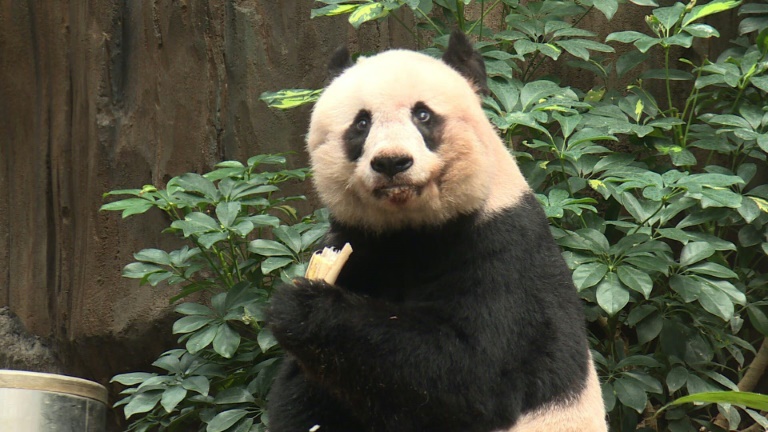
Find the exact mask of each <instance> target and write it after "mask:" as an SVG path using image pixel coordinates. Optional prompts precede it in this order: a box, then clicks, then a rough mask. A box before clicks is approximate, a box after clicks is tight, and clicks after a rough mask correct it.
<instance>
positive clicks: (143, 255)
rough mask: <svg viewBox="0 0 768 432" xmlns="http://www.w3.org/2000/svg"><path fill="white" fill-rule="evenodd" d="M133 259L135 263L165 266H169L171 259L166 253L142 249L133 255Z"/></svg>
mask: <svg viewBox="0 0 768 432" xmlns="http://www.w3.org/2000/svg"><path fill="white" fill-rule="evenodd" d="M133 257H134V258H135V259H136V261H144V262H150V263H155V264H160V265H166V266H170V265H171V257H170V255H169V254H168V252H166V251H164V250H160V249H143V250H141V251H139V252H137V253H135V254H133Z"/></svg>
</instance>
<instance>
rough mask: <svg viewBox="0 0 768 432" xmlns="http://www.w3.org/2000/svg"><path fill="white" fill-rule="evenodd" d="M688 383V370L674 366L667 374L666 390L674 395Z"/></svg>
mask: <svg viewBox="0 0 768 432" xmlns="http://www.w3.org/2000/svg"><path fill="white" fill-rule="evenodd" d="M687 381H688V370H687V369H686V368H684V367H682V366H675V367H674V368H672V370H670V371H669V373H668V374H667V388H669V392H670V393H674V392H676V391H678V390H680V389H681V388H683V386H684V385H685V383H686V382H687Z"/></svg>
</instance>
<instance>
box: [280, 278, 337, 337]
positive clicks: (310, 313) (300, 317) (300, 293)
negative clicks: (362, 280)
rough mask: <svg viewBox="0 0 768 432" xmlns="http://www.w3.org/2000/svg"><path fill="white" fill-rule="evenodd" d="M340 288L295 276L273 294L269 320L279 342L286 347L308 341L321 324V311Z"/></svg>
mask: <svg viewBox="0 0 768 432" xmlns="http://www.w3.org/2000/svg"><path fill="white" fill-rule="evenodd" d="M339 295H340V290H339V289H338V288H336V287H334V286H333V285H330V284H328V283H326V282H324V281H318V280H309V279H306V278H295V279H293V284H292V285H280V286H279V287H277V288H276V289H275V291H274V293H273V294H272V299H271V301H270V307H269V309H268V311H267V323H268V325H269V327H270V329H271V330H272V333H273V334H274V335H275V338H277V340H278V342H280V344H281V345H282V346H283V347H284V348H287V349H289V350H290V349H291V347H292V346H296V345H302V344H306V343H307V340H311V339H314V337H315V336H316V335H315V334H314V333H315V332H317V331H319V330H320V329H321V328H322V325H323V321H324V318H323V316H322V314H324V313H325V312H326V311H328V310H329V309H330V307H331V303H333V302H334V301H335V300H336V299H337V298H338V297H339Z"/></svg>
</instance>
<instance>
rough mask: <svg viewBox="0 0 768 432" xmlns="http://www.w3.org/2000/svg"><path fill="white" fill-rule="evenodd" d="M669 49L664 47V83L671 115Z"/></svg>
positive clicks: (672, 108)
mask: <svg viewBox="0 0 768 432" xmlns="http://www.w3.org/2000/svg"><path fill="white" fill-rule="evenodd" d="M669 51H670V49H669V47H664V74H665V79H664V84H665V86H666V88H667V103H668V104H669V113H670V115H671V114H673V110H674V106H673V105H672V88H671V86H670V83H669V82H670V81H671V80H670V79H669ZM675 138H677V137H675ZM678 144H679V143H678Z"/></svg>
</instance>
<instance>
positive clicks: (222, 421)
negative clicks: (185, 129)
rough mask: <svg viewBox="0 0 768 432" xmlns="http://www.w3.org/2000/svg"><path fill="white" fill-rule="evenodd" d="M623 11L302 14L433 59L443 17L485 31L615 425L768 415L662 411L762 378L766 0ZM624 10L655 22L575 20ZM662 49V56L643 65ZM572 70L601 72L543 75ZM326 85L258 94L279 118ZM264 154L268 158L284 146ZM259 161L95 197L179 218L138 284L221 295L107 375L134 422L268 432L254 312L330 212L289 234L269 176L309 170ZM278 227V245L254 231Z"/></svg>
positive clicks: (605, 7)
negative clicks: (710, 47) (589, 83)
mask: <svg viewBox="0 0 768 432" xmlns="http://www.w3.org/2000/svg"><path fill="white" fill-rule="evenodd" d="M633 3H635V4H634V5H630V4H623V5H621V6H620V5H619V4H618V2H617V0H580V1H571V0H563V1H559V0H543V1H534V0H532V1H528V2H519V1H518V0H493V1H491V0H485V1H483V0H474V1H473V0H378V1H374V0H318V1H317V5H316V6H317V7H316V9H314V10H313V12H312V15H313V17H322V16H332V15H345V16H347V18H348V20H349V22H350V24H352V25H353V26H354V27H356V28H357V27H359V26H360V25H363V24H364V23H366V22H370V21H377V20H383V19H389V22H390V23H391V25H402V26H404V27H405V28H406V30H407V31H408V32H410V33H411V34H412V35H413V37H414V41H415V44H417V45H418V46H420V47H421V48H423V50H424V52H426V53H429V54H433V55H439V54H440V52H441V49H442V48H443V47H444V46H445V45H446V43H447V38H448V33H450V30H451V29H453V28H459V29H461V30H463V31H464V32H466V33H468V34H471V35H473V37H474V38H475V39H476V40H477V43H476V48H477V49H478V50H479V51H480V52H481V54H482V55H483V57H484V58H485V62H486V66H487V72H488V75H489V77H490V82H489V87H490V90H491V95H489V96H488V97H485V98H484V101H483V102H484V107H485V110H486V113H487V115H488V117H489V119H490V120H491V121H492V122H493V124H494V125H496V126H497V127H498V129H499V131H500V133H501V135H502V136H503V138H504V139H505V141H506V142H507V143H508V145H509V147H510V149H511V151H513V153H514V154H515V155H516V157H517V159H518V161H519V164H520V166H521V168H522V170H523V172H524V174H525V175H526V178H527V179H528V181H529V183H530V184H531V186H532V187H533V188H534V189H535V191H536V193H537V197H538V199H539V201H540V202H541V204H542V206H543V207H544V209H545V211H546V214H547V216H548V217H549V219H550V222H551V225H552V232H553V234H554V236H555V238H556V239H557V241H558V243H559V244H560V245H561V246H562V248H563V251H564V252H563V255H564V257H565V259H566V261H567V263H568V265H569V266H570V267H571V269H572V270H573V278H574V282H575V284H576V287H577V288H578V290H579V292H580V294H581V296H582V298H583V299H584V300H585V303H586V310H587V316H588V320H589V322H590V331H591V343H592V346H593V356H594V358H595V361H596V363H597V366H598V370H599V373H600V375H601V381H602V383H603V384H602V386H603V397H604V400H605V403H606V407H607V409H608V411H609V416H610V419H609V420H610V424H611V428H612V430H614V431H630V430H645V431H672V432H683V431H696V430H699V428H700V427H706V428H710V429H711V430H739V429H741V428H744V427H747V426H748V425H750V424H752V423H758V424H759V425H762V426H763V427H768V421H766V419H765V417H764V416H762V415H761V414H760V413H758V412H757V411H755V410H754V408H763V407H764V405H762V404H764V403H765V399H764V398H762V399H761V396H760V395H754V396H752V395H745V397H742V398H739V397H735V398H730V399H729V398H728V397H725V396H723V397H720V398H718V397H717V396H709V395H708V396H707V397H706V398H699V399H696V398H695V397H691V398H690V399H682V400H681V401H682V402H686V401H689V400H698V401H701V402H720V403H715V404H709V405H697V406H692V405H683V404H675V405H668V404H669V403H670V402H672V401H674V400H675V399H678V398H680V397H682V396H686V395H691V394H697V393H702V392H705V393H708V394H709V393H710V392H718V391H721V390H752V389H753V388H751V387H754V383H753V382H751V381H753V380H754V379H753V377H750V376H749V375H750V373H756V372H759V371H755V370H751V369H750V367H749V366H750V364H751V362H752V359H753V358H755V356H756V353H757V348H758V347H759V346H760V345H761V344H763V343H765V342H764V340H765V337H766V335H768V316H767V315H766V313H767V311H768V307H767V306H768V300H766V298H768V296H767V295H766V294H768V290H767V289H766V282H768V276H766V273H765V269H766V261H765V257H766V255H767V254H768V237H767V236H766V233H768V228H767V226H768V186H766V185H765V184H764V183H765V182H764V178H765V175H766V172H767V171H766V156H767V154H768V112H767V110H766V104H765V102H764V101H765V100H766V93H767V92H768V75H766V74H765V70H766V69H768V61H767V60H766V54H767V53H768V40H767V39H768V30H766V27H768V4H766V3H764V2H755V3H749V4H745V5H741V4H740V2H739V1H733V0H714V1H710V2H708V3H706V4H701V5H699V4H696V2H695V1H692V2H691V3H688V4H683V3H679V2H678V3H674V4H672V5H671V6H664V7H659V5H657V4H656V3H655V2H654V0H633ZM619 7H622V8H625V7H633V8H635V9H636V10H640V11H642V13H644V14H645V29H644V30H643V31H634V30H633V31H619V32H614V33H610V34H608V35H607V37H605V38H604V40H602V41H600V40H599V39H598V36H597V34H596V33H595V32H594V31H591V30H589V29H586V28H583V27H582V26H580V24H581V23H583V22H584V20H583V19H584V18H585V17H586V16H587V15H589V14H595V13H600V14H602V15H604V17H605V18H607V19H611V18H612V17H613V15H614V14H615V13H616V12H617V10H618V9H619ZM736 8H738V16H739V17H740V23H739V27H738V31H739V35H738V36H737V37H736V39H734V40H733V41H731V42H732V43H731V45H730V47H729V48H728V49H726V50H725V51H723V52H722V53H719V54H718V55H717V56H716V57H714V56H713V57H706V56H704V57H703V58H701V57H700V56H699V55H698V54H697V53H696V52H695V51H694V50H692V49H691V47H693V46H694V45H695V44H696V43H697V41H700V40H704V39H708V38H714V37H719V35H720V34H719V31H718V28H717V26H715V25H712V24H711V23H712V22H716V21H715V20H716V19H718V17H717V16H716V15H717V14H720V13H722V12H725V11H729V10H732V9H736ZM408 15H411V16H410V17H409V16H408ZM489 17H496V18H495V21H499V20H498V17H501V18H503V20H502V22H501V23H499V22H493V23H490V22H489V20H490V18H489ZM707 18H709V19H707ZM410 22H413V23H414V24H413V25H410V24H408V23H410ZM726 22H728V21H727V20H726ZM726 25H727V24H726ZM721 30H723V29H721ZM617 48H620V49H619V51H621V52H623V54H621V55H618V54H616V50H617ZM652 54H658V58H661V59H662V60H661V63H662V64H658V65H653V66H652V67H649V64H650V60H649V59H651V55H652ZM681 55H682V56H681ZM552 65H554V67H553V66H552ZM542 66H544V67H542ZM561 67H574V68H579V69H581V70H582V71H584V73H589V74H593V75H594V76H595V77H596V78H597V80H595V81H594V82H599V83H601V85H599V86H596V87H594V88H578V87H577V86H576V85H564V84H563V83H562V82H561V80H560V79H559V77H558V76H557V74H554V75H543V72H542V71H544V70H555V71H557V70H559V69H558V68H561ZM617 83H629V84H622V85H618V84H617ZM320 92H321V91H320V90H314V89H308V90H305V89H291V90H282V91H279V92H270V93H265V94H264V95H262V99H263V100H264V101H265V102H267V103H268V104H270V105H271V106H274V107H276V108H282V109H285V108H291V107H293V106H297V105H300V104H304V103H308V102H312V101H313V100H315V99H316V98H317V96H318V95H319V94H320ZM262 157H263V156H262ZM257 158H258V157H257ZM265 158H266V159H265V160H261V161H258V162H261V163H264V162H265V161H273V159H272V158H274V157H271V156H267V157H265ZM252 162H253V161H249V163H248V165H247V166H244V165H239V164H237V163H235V162H226V163H224V164H222V165H221V166H220V168H219V169H218V170H216V171H214V172H213V173H209V174H206V175H205V176H195V175H190V174H187V175H184V176H181V177H179V178H177V179H174V180H172V181H171V182H169V184H168V187H167V189H166V190H156V189H155V188H153V187H148V188H145V189H144V190H135V191H115V192H113V193H112V194H120V193H128V194H132V195H135V196H136V197H135V198H130V199H127V200H123V201H118V202H116V203H112V204H107V205H105V208H106V209H108V210H123V211H124V215H126V214H131V213H137V212H141V211H146V210H147V209H148V208H151V207H159V208H161V209H162V210H164V211H166V212H167V213H168V214H169V216H171V219H172V220H173V223H172V224H171V228H170V229H171V231H174V232H177V233H180V234H183V235H184V236H185V237H186V238H188V239H189V240H190V241H192V243H193V245H194V247H193V248H191V249H189V248H185V249H182V250H180V251H175V252H171V253H170V254H167V253H165V252H163V251H157V250H149V251H142V252H139V253H138V254H137V255H136V259H137V262H136V263H133V264H129V265H128V266H127V267H126V271H125V272H126V276H128V277H136V278H140V279H141V280H142V281H144V282H149V283H151V284H153V285H154V284H156V283H158V282H161V281H166V282H168V283H172V284H180V286H182V291H181V294H180V297H181V296H184V295H187V294H189V293H192V292H195V291H198V290H205V291H208V292H212V293H213V297H212V298H211V302H210V304H211V306H210V307H209V306H202V305H201V304H197V303H184V304H181V305H179V306H178V308H177V310H178V312H180V313H181V314H182V315H184V317H182V318H181V319H180V320H179V321H177V323H176V325H175V326H174V332H175V333H179V334H181V335H182V336H181V339H180V340H181V342H184V343H185V344H186V345H185V348H186V349H179V350H173V351H169V352H168V353H166V354H164V355H163V356H162V357H161V358H160V359H159V360H158V362H156V363H155V365H156V366H158V367H159V368H161V369H163V370H164V373H163V374H145V373H139V374H127V375H121V376H118V377H115V380H116V381H118V382H121V383H123V384H126V385H129V386H130V387H129V388H128V389H127V390H126V391H125V393H126V395H127V396H126V398H125V399H123V401H121V403H122V404H125V410H126V415H127V416H131V415H133V414H141V415H140V416H139V419H138V420H136V421H135V422H134V423H133V424H132V426H131V428H132V430H149V429H150V428H152V427H156V426H160V429H166V428H167V429H168V430H174V426H175V425H178V424H184V422H185V421H191V422H192V424H195V422H197V423H196V424H200V425H201V426H200V430H207V431H209V432H214V431H248V430H262V428H263V424H262V423H260V421H261V420H264V418H263V417H260V415H261V413H262V408H263V400H264V397H265V395H266V390H267V388H268V385H269V380H270V377H271V373H272V371H273V365H274V362H275V359H276V358H277V355H278V354H277V351H276V348H275V347H273V345H274V341H273V340H272V339H271V337H270V335H269V333H268V331H267V330H264V329H262V328H261V327H260V326H261V323H262V322H261V308H262V307H263V305H264V302H265V301H266V298H267V296H268V294H269V290H270V287H271V283H272V282H273V281H274V280H276V279H277V278H278V277H279V275H282V276H283V277H284V278H287V277H290V275H292V274H299V273H300V269H301V266H302V264H301V262H302V259H303V254H304V253H305V251H307V250H308V249H310V248H311V245H312V242H313V241H314V240H316V239H317V238H318V237H319V236H320V235H321V233H322V231H323V230H324V229H325V225H324V224H323V223H322V217H315V218H310V219H304V220H302V221H301V222H299V223H298V224H296V225H293V226H287V225H284V224H282V223H281V222H280V221H279V219H277V218H275V217H274V216H273V214H274V213H273V212H274V210H275V209H282V210H286V209H287V208H286V207H285V206H286V205H285V200H286V199H285V198H281V199H276V198H274V197H273V195H272V194H273V193H276V192H277V189H278V186H277V184H278V183H279V182H281V181H283V180H285V179H289V178H303V176H304V175H305V171H302V170H299V171H281V172H278V173H258V174H257V173H256V172H255V171H254V168H255V166H256V165H258V163H252ZM254 178H256V179H257V180H256V181H254V180H253V179H254ZM259 188H264V189H259ZM235 190H237V192H235ZM289 216H290V217H289V219H292V220H293V219H295V214H293V213H291V212H290V211H289ZM255 230H258V233H256V231H255ZM268 231H271V232H272V235H273V236H274V238H275V240H266V239H262V237H263V235H264V234H266V233H267V232H268ZM254 233H256V236H255V237H258V239H256V240H249V239H251V238H254ZM251 286H255V287H256V288H251ZM718 394H721V395H730V396H732V393H718ZM730 396H729V397H730ZM726 402H733V403H726ZM750 407H751V408H750Z"/></svg>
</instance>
